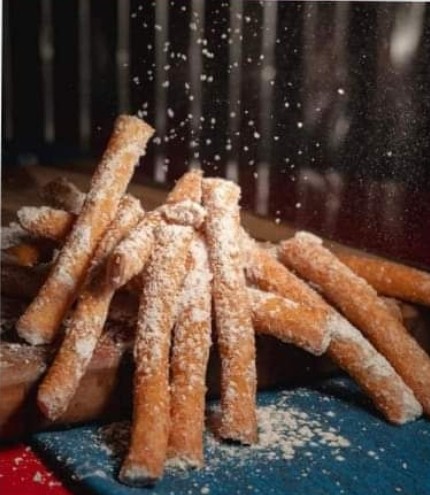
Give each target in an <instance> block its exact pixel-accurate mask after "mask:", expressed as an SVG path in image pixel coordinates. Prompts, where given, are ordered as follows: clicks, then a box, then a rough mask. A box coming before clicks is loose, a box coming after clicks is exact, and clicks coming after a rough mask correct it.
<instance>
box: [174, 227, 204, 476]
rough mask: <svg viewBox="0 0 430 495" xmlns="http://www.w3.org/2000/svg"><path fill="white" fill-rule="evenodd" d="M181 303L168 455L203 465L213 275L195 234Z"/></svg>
mask: <svg viewBox="0 0 430 495" xmlns="http://www.w3.org/2000/svg"><path fill="white" fill-rule="evenodd" d="M190 264H191V266H190V268H189V271H188V273H187V276H186V277H185V281H184V286H183V289H182V293H181V298H180V301H179V311H178V319H177V322H176V325H175V331H174V340H173V350H172V358H171V385H170V389H171V395H170V401H171V403H170V419H171V428H170V436H169V457H172V458H175V459H179V460H181V461H183V462H185V463H187V464H188V465H190V466H195V467H196V466H201V465H202V464H203V429H204V419H205V394H206V369H207V364H208V358H209V347H210V342H211V327H212V321H211V303H212V298H211V279H212V274H211V272H210V270H209V262H208V255H207V248H206V244H205V241H204V238H203V237H200V236H196V237H195V238H194V239H193V241H192V242H191V246H190Z"/></svg>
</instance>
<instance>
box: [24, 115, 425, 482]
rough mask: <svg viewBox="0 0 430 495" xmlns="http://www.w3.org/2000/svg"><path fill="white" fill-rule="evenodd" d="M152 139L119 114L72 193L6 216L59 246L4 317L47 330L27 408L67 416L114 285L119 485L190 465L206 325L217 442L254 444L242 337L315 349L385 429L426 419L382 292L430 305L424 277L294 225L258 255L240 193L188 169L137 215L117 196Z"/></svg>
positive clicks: (197, 434) (132, 204)
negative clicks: (122, 378)
mask: <svg viewBox="0 0 430 495" xmlns="http://www.w3.org/2000/svg"><path fill="white" fill-rule="evenodd" d="M152 134H153V129H152V128H151V127H150V126H149V125H147V124H146V123H145V122H144V121H142V120H140V119H138V118H136V117H130V116H120V117H118V119H117V120H116V123H115V126H114V130H113V133H112V136H111V138H110V141H109V143H108V145H107V149H106V151H105V153H104V155H103V157H102V160H101V161H100V163H99V165H98V167H97V169H96V171H95V173H94V176H93V178H92V181H91V185H90V189H89V191H88V193H87V194H86V195H84V194H83V193H82V192H80V191H79V190H78V189H76V188H75V187H74V186H73V185H71V184H69V185H68V186H65V183H63V186H64V188H65V189H64V190H63V191H62V197H61V198H60V202H61V201H63V204H62V206H63V209H58V208H54V207H52V206H44V207H23V208H21V209H20V210H19V211H18V219H19V222H20V224H21V226H22V227H23V228H24V229H25V230H26V231H28V232H29V233H31V234H32V235H34V236H39V237H41V238H48V239H52V240H54V241H55V242H57V243H58V246H59V250H58V253H57V255H56V257H55V259H53V260H52V265H51V268H50V271H49V274H48V276H47V278H46V280H45V282H44V283H43V285H42V287H41V289H40V290H39V292H38V294H37V295H36V297H35V298H34V300H33V301H32V302H31V304H30V305H29V306H28V308H27V309H26V310H25V312H24V314H23V315H22V316H21V318H20V319H19V320H18V323H17V325H16V329H17V332H18V334H19V336H20V337H21V338H22V339H24V340H25V341H27V342H28V343H29V344H32V345H40V344H46V343H50V342H52V341H54V339H58V338H60V339H61V343H60V345H59V348H58V352H57V354H56V356H55V359H54V360H53V362H52V364H51V366H50V367H49V369H48V371H47V373H46V374H45V376H44V377H43V379H42V381H41V383H40V385H39V389H38V395H37V401H38V405H39V407H40V409H41V411H42V412H43V413H44V414H45V415H46V416H47V417H48V418H50V419H56V418H58V417H60V416H61V415H62V414H63V413H64V412H65V411H66V409H67V407H68V405H69V404H70V401H71V399H72V398H73V396H74V394H75V392H76V390H77V388H78V386H79V383H80V380H81V379H82V377H83V375H84V374H85V372H86V370H87V368H88V365H89V362H90V360H91V358H92V355H93V352H94V349H95V347H96V345H97V342H98V341H99V339H100V337H101V335H102V332H103V328H104V325H105V322H106V318H107V314H108V310H109V307H110V303H111V301H112V298H113V296H114V294H115V293H116V292H117V291H119V290H124V288H125V289H126V290H128V291H131V292H134V293H136V292H138V294H139V301H140V302H139V309H138V316H137V324H136V333H135V339H134V362H135V371H134V396H133V419H132V432H131V440H130V445H129V449H128V453H127V456H126V458H125V460H124V462H123V465H122V468H121V471H120V474H119V477H120V480H121V481H123V482H124V483H127V484H130V485H148V484H153V483H155V482H156V481H157V480H159V479H160V478H161V477H162V475H163V469H164V465H165V461H166V459H167V458H175V459H180V460H181V461H182V462H184V463H186V464H187V465H189V466H194V467H196V466H201V465H202V463H203V430H204V419H205V417H204V416H205V392H206V370H207V363H208V356H209V348H210V345H211V340H212V338H211V336H212V321H214V322H215V332H214V341H215V345H216V346H217V348H218V352H219V355H220V358H221V413H220V418H219V423H218V426H217V434H218V435H219V437H220V438H221V439H226V440H232V441H236V442H240V443H242V444H245V445H246V444H252V443H254V442H257V441H258V428H257V421H256V406H255V399H256V388H257V383H256V372H255V342H254V340H255V333H261V334H268V335H271V336H274V337H276V338H278V339H280V340H282V341H283V342H287V343H290V344H293V345H296V346H298V347H301V348H302V349H305V350H306V351H308V352H310V353H313V354H315V355H321V354H323V353H328V355H329V356H330V358H331V359H332V360H333V361H334V362H335V363H337V364H338V365H339V366H340V367H341V368H342V369H344V370H345V371H346V372H347V373H348V374H350V375H351V376H352V377H353V378H354V379H355V381H356V382H357V383H358V384H359V385H360V387H361V388H362V389H363V390H364V392H365V393H366V394H367V395H368V396H369V397H370V398H371V399H372V401H373V403H374V405H375V406H376V408H378V409H379V410H380V412H381V413H382V414H383V415H384V416H385V417H386V418H387V419H388V420H389V421H390V422H392V423H396V424H402V423H405V422H408V421H411V420H413V419H415V418H417V417H419V416H420V415H421V414H422V413H423V411H424V412H425V413H426V414H427V415H428V414H430V359H429V357H428V355H427V354H426V353H425V351H424V350H423V349H422V348H421V347H420V346H419V345H418V344H417V342H416V341H415V340H414V339H413V337H412V336H411V335H410V334H409V333H408V332H407V330H406V329H405V327H404V326H403V324H402V321H401V319H400V318H399V316H398V314H397V313H396V311H395V308H394V309H393V307H392V305H391V304H390V303H389V302H388V300H387V299H385V298H384V297H381V296H390V297H397V298H399V299H403V300H406V301H412V302H416V303H419V304H424V305H430V275H429V274H427V273H425V272H422V271H419V270H416V269H413V268H409V267H406V266H402V265H399V264H395V263H392V262H388V261H381V260H375V259H369V258H362V257H360V256H355V255H349V254H345V255H342V256H340V257H339V256H336V255H335V254H333V253H332V252H331V251H329V250H328V249H327V248H325V247H324V246H323V245H322V242H321V240H320V239H319V238H318V237H316V236H314V235H312V234H309V233H306V232H300V233H297V234H296V235H295V237H293V238H291V239H288V240H285V241H283V242H281V243H280V244H279V246H278V247H277V248H276V249H265V248H263V247H262V246H261V245H260V244H258V243H257V242H256V241H255V240H253V239H252V238H251V237H250V236H249V235H248V234H247V233H246V232H245V231H244V230H243V228H242V227H241V224H240V209H239V198H240V189H239V187H238V186H237V185H236V184H234V183H232V182H230V181H227V180H224V179H218V178H203V177H202V174H201V173H200V172H199V171H197V170H193V171H190V172H188V173H186V174H185V175H184V176H183V177H182V178H181V179H180V180H179V181H178V182H177V183H176V185H175V187H174V188H173V189H172V191H171V192H170V193H169V194H168V196H167V200H166V202H165V204H163V205H162V206H160V207H158V208H157V209H155V210H153V211H149V212H144V211H143V209H142V207H141V205H140V201H139V200H138V199H137V198H135V197H133V196H131V195H129V194H126V189H127V186H128V184H129V182H130V180H131V177H132V175H133V171H134V168H135V165H136V163H137V162H138V161H139V158H140V156H141V155H144V153H145V149H146V145H147V142H148V140H149V139H150V137H151V136H152ZM315 287H316V288H317V290H316V289H315ZM212 313H213V314H212ZM66 316H67V318H66ZM62 326H63V327H64V333H62V334H61V336H60V337H59V329H60V328H61V327H62Z"/></svg>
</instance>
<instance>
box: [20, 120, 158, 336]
mask: <svg viewBox="0 0 430 495" xmlns="http://www.w3.org/2000/svg"><path fill="white" fill-rule="evenodd" d="M153 132H154V131H153V129H152V128H151V127H150V126H149V125H147V124H146V123H145V122H143V121H142V120H139V119H137V118H136V117H129V116H120V117H118V119H117V120H116V122H115V127H114V131H113V134H112V136H111V139H110V141H109V143H108V146H107V149H106V151H105V153H104V155H103V158H102V160H101V162H100V164H99V165H98V167H97V169H96V172H95V174H94V176H93V178H92V181H91V187H90V191H89V193H88V194H87V196H86V199H85V202H84V205H83V207H82V210H81V212H80V213H79V216H78V218H77V220H76V222H75V223H74V225H73V228H72V231H71V233H70V234H69V236H68V238H67V240H66V242H65V244H64V246H63V248H62V250H61V252H60V254H59V255H58V258H57V260H56V261H55V264H54V267H53V269H52V271H51V273H50V275H49V277H48V279H47V280H46V282H45V283H44V285H43V286H42V288H41V290H40V292H39V294H38V295H37V296H36V298H35V299H34V300H33V302H32V303H31V304H30V306H29V307H28V308H27V310H26V311H25V313H24V314H23V315H22V316H21V318H20V319H19V321H18V323H17V331H18V334H19V335H20V336H21V337H22V338H23V339H25V340H27V341H28V342H29V343H31V344H43V343H48V342H51V341H52V340H53V339H54V338H55V336H56V333H57V330H58V328H59V326H60V324H61V321H62V320H63V318H64V316H65V314H66V312H67V310H68V309H69V307H70V306H71V304H72V303H73V301H74V300H75V298H76V296H77V293H78V291H79V289H80V287H81V285H82V283H83V282H84V280H85V274H86V271H87V269H88V267H89V264H90V261H91V258H92V256H93V254H94V251H95V249H96V247H97V244H98V242H99V241H100V239H101V237H102V236H103V234H104V232H105V230H106V229H107V227H108V225H109V224H110V223H111V221H112V220H113V218H114V217H115V214H116V211H117V208H118V204H119V202H120V199H121V197H122V196H123V194H124V192H125V189H126V188H127V185H128V183H129V182H130V179H131V176H132V174H133V171H134V167H135V165H136V163H137V161H138V159H139V157H140V156H141V155H142V154H144V152H145V148H146V144H147V142H148V140H149V139H150V137H151V136H152V133H153Z"/></svg>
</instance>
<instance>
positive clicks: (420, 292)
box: [336, 253, 430, 306]
mask: <svg viewBox="0 0 430 495" xmlns="http://www.w3.org/2000/svg"><path fill="white" fill-rule="evenodd" d="M336 256H337V257H338V258H339V259H340V261H342V263H344V264H345V265H346V266H347V267H348V268H349V269H350V270H352V271H353V272H354V273H355V274H356V275H358V276H359V277H361V278H364V280H366V281H367V282H368V283H369V284H370V285H371V286H372V287H373V288H374V289H375V290H376V292H378V293H379V294H383V295H385V296H390V297H395V298H397V299H402V300H404V301H411V302H415V303H418V304H424V305H426V306H430V274H429V273H425V272H423V271H421V270H417V269H416V268H411V267H409V266H405V265H402V264H400V263H394V262H392V261H386V260H382V259H375V258H370V257H365V256H356V255H353V254H346V253H345V254H336Z"/></svg>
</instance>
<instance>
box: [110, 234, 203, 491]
mask: <svg viewBox="0 0 430 495" xmlns="http://www.w3.org/2000/svg"><path fill="white" fill-rule="evenodd" d="M192 236H193V229H192V228H191V227H183V226H179V225H162V226H159V227H157V229H156V232H155V242H156V248H155V249H154V253H153V255H152V257H151V260H150V262H149V265H148V267H147V269H146V277H145V285H144V288H143V292H142V296H141V301H140V307H139V315H138V323H137V333H136V340H135V345H134V360H135V372H134V394H133V420H132V428H131V441H130V446H129V450H128V454H127V457H126V459H125V461H124V463H123V465H122V468H121V471H120V475H119V476H120V479H121V481H123V482H124V483H126V484H129V485H133V486H145V485H151V484H154V483H155V482H156V481H157V480H158V479H159V478H161V476H162V474H163V468H164V461H165V458H166V454H167V445H168V437H169V426H170V400H169V351H170V334H171V330H172V328H173V325H174V323H175V316H176V310H177V303H178V299H179V292H180V289H181V285H182V282H183V279H184V277H185V273H186V260H187V256H188V248H189V245H190V242H191V239H192Z"/></svg>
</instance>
